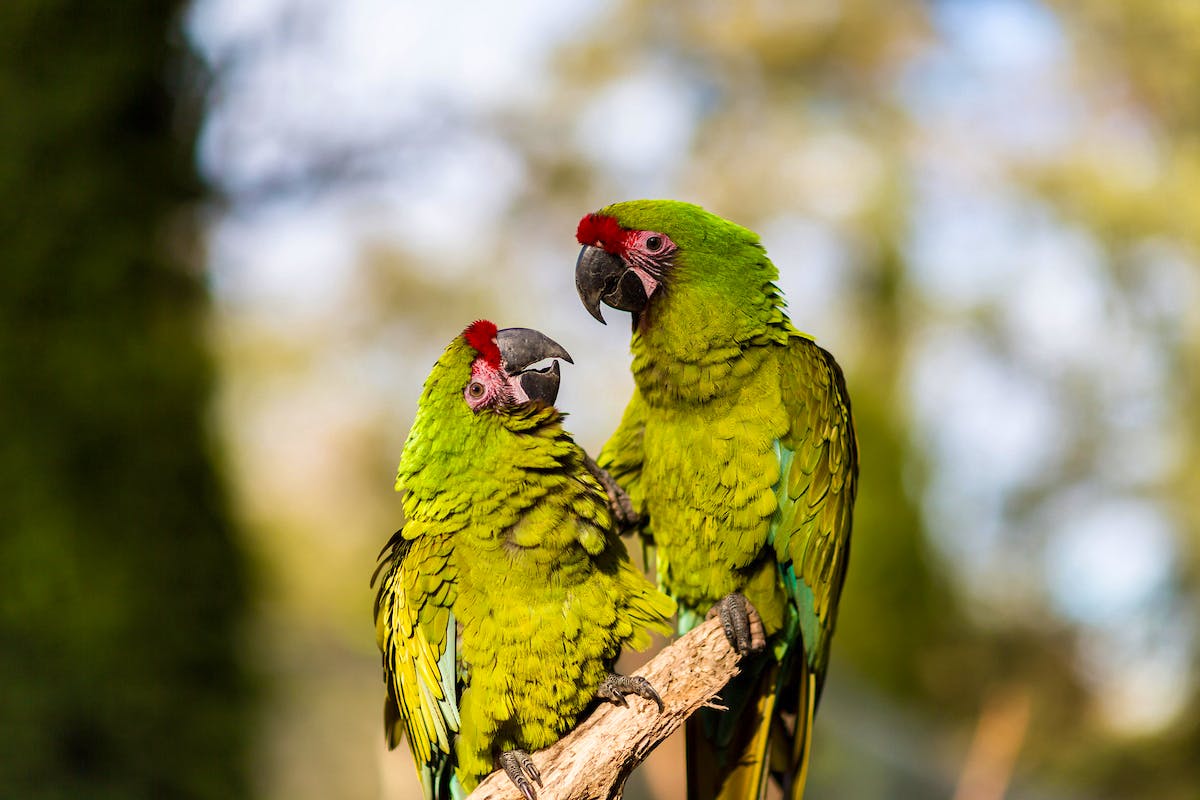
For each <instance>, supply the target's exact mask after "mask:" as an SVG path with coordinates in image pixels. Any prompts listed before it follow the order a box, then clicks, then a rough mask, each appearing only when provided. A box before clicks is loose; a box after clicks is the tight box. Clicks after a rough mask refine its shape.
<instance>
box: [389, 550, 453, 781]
mask: <svg viewBox="0 0 1200 800" xmlns="http://www.w3.org/2000/svg"><path fill="white" fill-rule="evenodd" d="M449 556H450V548H449V546H448V542H447V541H446V537H445V536H422V537H419V538H414V539H408V538H405V537H404V530H403V529H401V530H400V531H397V532H396V534H395V535H394V536H393V537H392V538H391V540H390V541H389V542H388V544H387V545H385V547H384V549H383V552H382V553H381V554H380V562H379V566H378V567H377V568H376V571H375V575H373V576H372V578H371V583H372V585H374V583H375V581H376V580H377V579H380V577H381V576H382V579H381V580H380V581H379V590H378V593H377V595H376V598H375V635H376V640H377V642H378V644H379V649H380V651H381V652H382V653H383V670H384V681H385V683H386V684H387V699H386V700H385V701H384V728H385V733H386V736H387V743H388V747H389V748H393V747H396V746H397V745H398V744H399V743H400V734H401V732H404V733H405V734H406V736H407V738H408V745H409V748H410V749H411V750H412V754H413V760H414V761H415V762H416V764H417V769H418V771H419V772H420V775H421V783H422V786H423V787H424V795H425V800H451V798H458V797H460V796H463V795H465V792H462V790H461V787H460V786H458V781H457V779H456V778H455V777H454V742H455V738H456V735H457V733H458V730H459V712H458V689H457V678H458V676H457V667H456V663H455V662H456V657H457V652H456V651H457V648H456V622H455V619H454V614H453V613H452V612H451V610H450V609H451V606H452V604H453V602H454V599H455V598H454V596H455V591H456V589H455V575H454V570H453V567H452V564H451V561H450V557H449Z"/></svg>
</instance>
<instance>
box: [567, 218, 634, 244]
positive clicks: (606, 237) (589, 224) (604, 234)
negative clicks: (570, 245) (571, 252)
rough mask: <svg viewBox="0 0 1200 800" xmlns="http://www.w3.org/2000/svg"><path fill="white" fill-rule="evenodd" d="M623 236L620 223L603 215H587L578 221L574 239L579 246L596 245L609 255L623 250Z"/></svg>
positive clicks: (623, 231)
mask: <svg viewBox="0 0 1200 800" xmlns="http://www.w3.org/2000/svg"><path fill="white" fill-rule="evenodd" d="M625 234H626V231H625V229H624V228H622V227H621V223H619V222H617V220H616V219H615V218H613V217H606V216H604V215H603V214H588V215H587V216H586V217H584V218H583V219H581V220H579V227H578V228H576V229H575V238H576V239H578V240H579V243H580V244H583V245H596V244H598V245H599V246H600V247H602V248H604V249H605V250H607V251H608V252H610V253H620V252H622V251H623V250H624V249H625Z"/></svg>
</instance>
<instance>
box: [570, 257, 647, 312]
mask: <svg viewBox="0 0 1200 800" xmlns="http://www.w3.org/2000/svg"><path fill="white" fill-rule="evenodd" d="M575 290H576V291H577V292H579V299H580V300H582V301H583V307H584V308H586V309H587V310H588V313H589V314H591V315H592V316H593V317H595V318H596V319H597V320H599V321H600V322H604V317H603V315H601V313H600V303H601V302H603V303H604V304H605V305H607V306H610V307H612V308H615V309H618V310H620V311H631V312H633V313H634V314H637V313H638V312H640V311H642V310H644V309H645V308H646V289H645V287H644V286H643V285H642V281H641V279H640V278H638V276H637V275H636V274H635V273H634V272H633V270H631V269H629V268H628V267H627V266H625V262H624V261H622V260H621V259H620V258H619V257H617V256H615V255H613V254H612V253H609V252H608V251H606V250H604V249H603V248H600V247H594V246H592V245H584V248H583V250H581V251H580V252H579V259H578V260H577V261H576V262H575Z"/></svg>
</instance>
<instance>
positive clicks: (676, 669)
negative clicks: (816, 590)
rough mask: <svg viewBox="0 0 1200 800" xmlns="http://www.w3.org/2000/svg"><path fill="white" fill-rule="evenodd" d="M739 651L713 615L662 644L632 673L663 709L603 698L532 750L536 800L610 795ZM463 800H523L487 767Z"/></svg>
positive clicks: (707, 694)
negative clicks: (559, 735)
mask: <svg viewBox="0 0 1200 800" xmlns="http://www.w3.org/2000/svg"><path fill="white" fill-rule="evenodd" d="M738 658H739V657H738V654H737V652H736V651H734V649H733V648H732V647H731V646H730V645H729V640H728V639H726V638H725V632H724V631H723V630H722V628H721V623H720V621H719V620H717V619H712V620H709V621H708V622H705V623H704V624H703V625H700V626H699V627H697V628H696V629H695V630H693V631H691V632H690V633H688V634H687V635H686V636H684V637H683V638H681V639H680V640H679V641H677V642H675V643H674V644H672V645H670V646H669V647H667V648H666V649H664V650H663V651H662V652H661V653H659V654H658V655H657V656H655V657H654V659H653V660H652V661H650V663H648V664H646V665H645V666H644V667H642V668H641V669H640V670H638V671H637V672H636V673H634V674H636V675H641V676H642V677H643V678H645V679H646V680H647V681H649V682H650V685H651V686H653V687H654V688H655V690H657V691H658V693H659V695H660V696H661V697H662V700H663V704H664V705H665V706H666V709H665V710H664V711H663V713H661V714H660V713H659V712H658V709H657V707H656V706H655V705H654V703H652V702H650V701H649V700H643V699H642V698H640V697H632V696H631V697H630V698H629V708H622V707H620V706H614V705H611V704H609V703H605V704H603V705H601V706H600V707H599V708H597V709H596V710H595V711H594V712H592V714H591V716H589V717H588V718H587V719H585V720H584V721H583V722H582V723H580V725H579V727H577V728H576V729H575V730H574V731H572V732H571V733H570V734H569V735H568V736H566V737H565V738H564V739H562V740H561V741H559V742H557V743H556V744H554V745H551V746H550V747H548V748H546V749H545V750H541V751H539V752H537V753H535V754H534V755H533V761H534V763H535V764H536V765H537V768H538V770H539V771H540V772H541V774H542V786H541V788H539V789H538V800H617V798H620V797H621V792H622V790H623V789H624V787H625V780H626V779H627V778H628V777H629V775H630V773H631V772H633V770H634V768H635V767H637V766H638V765H639V764H641V763H642V761H644V760H645V759H646V756H648V755H650V751H651V750H653V749H654V748H655V747H657V746H658V744H659V743H660V742H661V741H662V740H664V739H666V738H667V737H668V736H670V735H671V734H672V733H674V732H675V731H676V730H677V729H678V728H679V726H680V725H682V724H683V722H684V720H686V719H687V718H688V717H690V716H691V715H692V714H694V713H696V711H697V710H698V709H700V708H701V707H703V706H705V705H708V704H710V703H711V702H712V700H713V698H714V697H716V696H717V694H718V693H719V692H720V691H721V690H722V689H723V688H724V687H725V684H727V683H729V679H730V678H732V677H733V676H734V675H736V674H737V672H738V668H737V663H738ZM467 800H522V797H521V793H520V792H519V791H518V790H517V788H516V787H515V786H513V784H512V782H511V781H510V780H509V779H508V776H507V775H505V774H504V773H503V772H494V773H492V774H491V775H490V776H488V778H487V779H486V780H484V782H483V783H481V784H480V785H479V787H478V788H476V789H475V791H474V792H472V793H471V795H470V797H468V798H467Z"/></svg>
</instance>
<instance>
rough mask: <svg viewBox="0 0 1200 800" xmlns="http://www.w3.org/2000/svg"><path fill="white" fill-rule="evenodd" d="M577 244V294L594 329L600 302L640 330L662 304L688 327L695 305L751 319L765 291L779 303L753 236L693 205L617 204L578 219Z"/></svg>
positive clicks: (771, 273) (773, 275) (766, 262)
mask: <svg viewBox="0 0 1200 800" xmlns="http://www.w3.org/2000/svg"><path fill="white" fill-rule="evenodd" d="M575 237H576V239H578V240H579V243H580V244H581V245H583V250H582V251H581V252H580V254H579V259H578V261H576V262H575V288H576V290H578V292H579V298H580V299H581V300H582V301H583V305H584V307H585V308H587V310H588V312H589V313H590V314H591V315H592V316H593V317H595V318H596V319H597V320H599V321H600V322H604V317H603V316H602V315H601V313H600V305H601V304H602V303H603V304H604V305H607V306H610V307H611V308H615V309H619V310H621V311H629V312H631V313H632V314H633V324H634V330H638V329H639V321H640V320H644V319H645V318H646V317H647V316H648V317H650V318H652V319H657V318H659V317H661V314H660V313H658V312H660V311H662V310H663V309H664V307H665V306H666V305H667V304H671V305H673V306H674V307H675V309H676V310H677V311H678V312H679V313H678V314H677V316H680V317H681V319H679V320H678V321H679V322H680V323H684V318H686V320H687V321H686V323H685V324H688V325H691V324H693V323H694V322H696V321H697V320H694V319H692V317H693V314H692V313H691V312H693V311H698V310H699V306H707V307H708V308H709V309H713V308H715V307H718V306H724V307H726V308H727V309H728V311H729V313H730V314H733V315H742V316H750V315H754V314H756V312H757V308H755V307H757V306H761V305H762V300H763V299H764V292H766V293H768V294H771V295H772V296H774V297H776V298H777V293H775V292H774V287H773V286H770V284H771V281H773V280H775V278H776V277H778V274H777V272H776V271H775V268H774V267H773V266H772V265H771V262H770V261H769V260H768V259H767V257H766V254H765V253H764V252H763V249H762V246H761V245H760V244H759V240H758V236H757V235H755V234H754V233H753V232H752V231H749V230H747V229H745V228H743V227H741V226H740V225H736V224H734V223H732V222H729V221H728V220H725V219H722V218H721V217H718V216H717V215H716V214H711V213H709V212H707V211H705V210H704V209H702V208H700V207H699V206H696V205H692V204H691V203H682V202H679V201H677V200H633V201H629V202H625V203H615V204H613V205H611V206H607V207H606V208H602V209H600V210H599V211H597V212H595V213H593V214H588V215H587V216H585V217H584V218H583V219H581V220H580V221H579V227H578V229H577V230H576V232H575ZM768 287H769V288H768ZM672 295H674V296H675V298H674V299H668V298H670V297H671V296H672ZM689 306H690V307H691V308H688V307H689ZM699 321H700V322H702V323H703V320H699Z"/></svg>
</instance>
